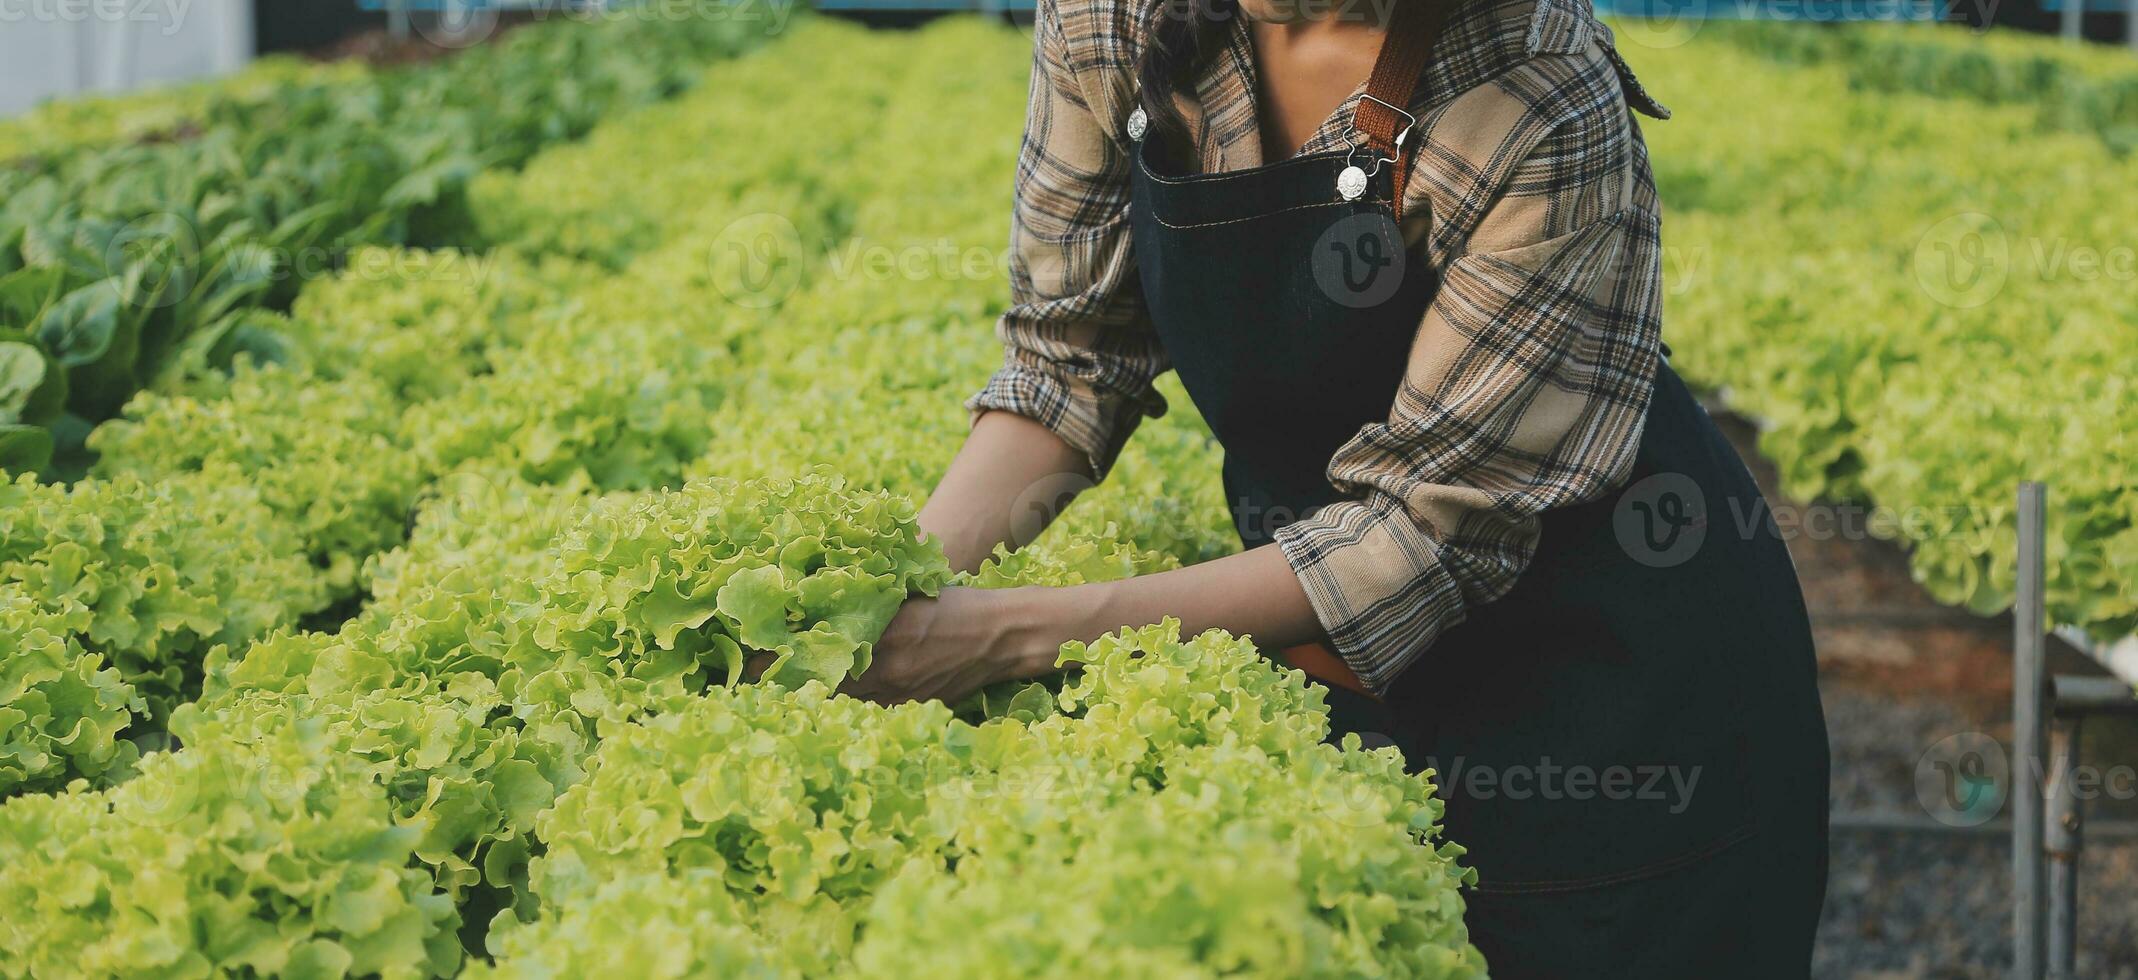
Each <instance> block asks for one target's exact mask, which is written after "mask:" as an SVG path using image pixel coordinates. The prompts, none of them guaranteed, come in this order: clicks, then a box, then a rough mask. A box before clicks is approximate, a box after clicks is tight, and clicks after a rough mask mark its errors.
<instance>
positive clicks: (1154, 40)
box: [1136, 0, 1240, 154]
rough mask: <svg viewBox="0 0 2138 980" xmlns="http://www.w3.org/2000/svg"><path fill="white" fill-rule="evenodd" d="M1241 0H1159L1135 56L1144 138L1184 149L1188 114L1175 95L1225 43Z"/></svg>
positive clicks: (1192, 82) (1186, 87)
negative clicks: (1175, 100) (1141, 104)
mask: <svg viewBox="0 0 2138 980" xmlns="http://www.w3.org/2000/svg"><path fill="white" fill-rule="evenodd" d="M1239 13H1240V4H1239V0H1158V2H1156V3H1153V4H1152V5H1151V29H1150V34H1149V36H1148V37H1147V38H1146V39H1145V41H1144V45H1143V53H1142V54H1141V55H1140V56H1139V57H1138V58H1137V60H1136V88H1137V91H1138V92H1139V93H1140V94H1139V96H1138V97H1139V98H1140V99H1142V102H1143V114H1144V118H1145V120H1146V122H1147V123H1148V126H1147V128H1146V129H1145V131H1144V139H1146V140H1148V141H1150V142H1151V143H1152V144H1154V145H1156V146H1160V147H1164V148H1166V149H1168V150H1173V151H1178V152H1181V153H1183V154H1185V152H1186V148H1187V144H1188V120H1187V119H1185V118H1183V117H1182V116H1181V114H1180V107H1179V106H1178V105H1176V104H1174V101H1173V96H1174V95H1175V94H1176V93H1179V92H1185V91H1189V90H1190V89H1191V88H1193V86H1194V85H1195V75H1196V73H1197V72H1198V71H1199V70H1201V68H1202V67H1203V65H1204V64H1205V63H1206V62H1208V61H1209V59H1210V57H1211V55H1212V54H1213V53H1215V52H1216V51H1217V49H1218V46H1219V45H1220V44H1222V43H1223V38H1224V32H1225V27H1226V25H1227V24H1228V23H1230V22H1231V20H1232V18H1234V17H1237V16H1239Z"/></svg>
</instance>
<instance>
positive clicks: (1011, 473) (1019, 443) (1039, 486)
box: [919, 412, 1091, 572]
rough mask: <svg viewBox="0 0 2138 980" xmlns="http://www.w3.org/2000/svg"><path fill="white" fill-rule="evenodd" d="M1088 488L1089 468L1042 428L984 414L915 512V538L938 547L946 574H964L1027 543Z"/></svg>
mask: <svg viewBox="0 0 2138 980" xmlns="http://www.w3.org/2000/svg"><path fill="white" fill-rule="evenodd" d="M1090 485H1091V464H1090V462H1089V461H1088V460H1086V459H1085V457H1084V454H1083V453H1080V452H1078V451H1077V450H1075V449H1074V448H1071V447H1070V446H1069V444H1068V443H1065V442H1063V441H1062V440H1061V437H1059V436H1057V435H1055V434H1054V433H1053V432H1052V431H1050V430H1049V429H1048V428H1047V427H1046V426H1043V425H1041V424H1039V423H1038V422H1034V421H1032V420H1031V419H1028V418H1025V417H1024V416H1021V415H1017V414H1015V413H1011V412H988V413H987V414H985V415H982V416H980V418H979V420H978V421H976V422H975V423H974V424H973V428H972V432H971V433H969V434H968V435H967V436H966V437H965V445H964V446H963V447H961V448H960V449H959V450H958V455H957V457H956V458H955V459H953V460H951V463H950V468H949V470H947V471H945V472H944V474H943V479H942V482H940V483H938V484H937V485H936V488H935V493H933V494H932V495H930V496H929V498H928V503H927V505H926V506H924V507H922V508H921V512H920V518H919V521H920V526H921V530H923V531H926V532H927V533H928V536H929V537H932V538H934V539H936V540H937V541H940V542H941V543H942V545H943V553H944V554H945V555H946V556H948V557H949V559H950V566H951V567H952V568H954V569H957V570H959V571H967V572H969V571H972V570H974V569H976V568H978V567H980V563H981V562H982V561H985V560H986V559H987V556H988V555H989V554H991V553H993V552H994V550H995V546H996V545H998V544H1007V545H1009V546H1010V547H1011V548H1012V549H1015V548H1021V547H1023V546H1024V545H1026V544H1028V543H1030V542H1031V540H1032V539H1033V538H1035V537H1038V536H1039V532H1040V531H1043V530H1045V529H1046V526H1047V524H1048V523H1049V522H1050V521H1052V520H1053V519H1054V516H1055V515H1056V514H1057V513H1059V512H1060V510H1061V509H1062V508H1063V507H1065V506H1067V505H1068V502H1069V499H1070V498H1071V497H1073V496H1074V495H1075V493H1076V491H1078V490H1081V489H1083V488H1084V487H1087V486H1090Z"/></svg>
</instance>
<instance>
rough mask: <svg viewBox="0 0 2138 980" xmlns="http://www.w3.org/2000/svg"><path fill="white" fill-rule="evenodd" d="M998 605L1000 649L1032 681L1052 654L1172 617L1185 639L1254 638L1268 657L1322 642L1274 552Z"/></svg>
mask: <svg viewBox="0 0 2138 980" xmlns="http://www.w3.org/2000/svg"><path fill="white" fill-rule="evenodd" d="M997 601H999V602H1000V603H1002V606H1003V608H1002V609H1001V612H1000V615H1001V616H1002V620H1001V622H1002V623H1003V624H1004V625H1005V626H1006V627H1007V628H1008V630H1009V632H1010V634H1011V635H1008V636H1005V637H1004V638H1003V641H1004V642H1005V643H1006V644H1007V645H1008V646H1009V647H1010V648H1011V649H1012V650H1014V651H1015V657H1016V658H1017V660H1018V661H1019V664H1020V667H1019V669H1018V670H1017V673H1018V674H1020V675H1021V676H1027V677H1036V676H1039V675H1041V674H1045V673H1048V672H1050V671H1052V670H1053V669H1054V652H1055V650H1056V649H1057V648H1059V647H1060V646H1061V644H1063V643H1065V642H1067V641H1070V640H1085V641H1089V640H1094V639H1097V638H1098V637H1100V636H1103V635H1105V634H1107V633H1110V632H1113V631H1114V630H1117V629H1120V628H1122V627H1124V626H1144V625H1148V624H1150V623H1155V622H1158V621H1159V620H1162V619H1164V618H1166V617H1168V616H1171V617H1173V618H1175V619H1178V620H1180V623H1181V632H1182V634H1183V635H1193V634H1195V633H1200V632H1202V631H1204V630H1208V629H1222V630H1226V631H1228V632H1231V633H1234V634H1236V635H1252V636H1253V637H1254V640H1255V643H1256V645H1257V646H1260V647H1261V648H1262V649H1264V650H1269V651H1276V650H1282V649H1285V648H1287V647H1292V646H1297V645H1299V644H1302V643H1312V642H1316V641H1318V640H1320V639H1322V637H1323V634H1322V627H1321V622H1320V620H1319V619H1318V618H1317V617H1316V616H1315V614H1314V607H1313V606H1312V605H1311V604H1310V603H1309V602H1308V601H1307V594H1306V590H1305V589H1304V588H1302V587H1301V586H1300V584H1299V577H1298V575H1296V574H1295V573H1294V572H1293V571H1292V567H1291V565H1290V564H1289V563H1288V562H1286V561H1285V558H1284V553H1283V552H1282V551H1281V550H1280V549H1278V548H1276V547H1264V548H1256V549H1254V550H1253V551H1248V552H1244V553H1242V554H1237V555H1231V556H1228V557H1225V558H1220V559H1218V560H1216V561H1210V562H1204V563H1202V564H1200V565H1192V566H1190V567H1187V568H1180V569H1174V570H1172V571H1168V572H1160V573H1158V574H1155V575H1144V576H1139V577H1136V578H1133V579H1124V580H1121V581H1116V582H1098V583H1093V584H1090V585H1076V586H1069V587H1066V588H1042V587H1031V588H1021V589H1008V590H1003V591H1002V592H1001V593H1000V598H999V599H998V600H997Z"/></svg>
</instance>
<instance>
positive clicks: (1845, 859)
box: [1814, 678, 2138, 980]
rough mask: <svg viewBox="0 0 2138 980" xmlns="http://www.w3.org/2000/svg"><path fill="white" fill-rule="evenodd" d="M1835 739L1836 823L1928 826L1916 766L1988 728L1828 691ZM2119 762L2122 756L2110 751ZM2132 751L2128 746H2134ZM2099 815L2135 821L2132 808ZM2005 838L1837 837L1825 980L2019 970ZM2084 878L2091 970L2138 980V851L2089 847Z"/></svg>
mask: <svg viewBox="0 0 2138 980" xmlns="http://www.w3.org/2000/svg"><path fill="white" fill-rule="evenodd" d="M1824 688H1825V698H1826V711H1827V729H1828V732H1829V735H1830V737H1831V739H1832V742H1833V753H1834V781H1833V793H1834V809H1835V812H1836V813H1837V814H1879V815H1891V816H1899V817H1907V818H1921V817H1922V816H1923V815H1924V810H1923V809H1922V806H1921V805H1920V804H1919V803H1917V802H1916V799H1915V782H1914V773H1915V765H1916V761H1917V759H1918V758H1920V756H1921V754H1922V752H1923V751H1924V750H1925V749H1927V748H1928V747H1930V746H1932V745H1934V744H1936V743H1937V742H1938V741H1939V740H1941V739H1943V738H1945V737H1946V736H1948V735H1952V734H1955V733H1958V732H1965V731H1975V730H1985V729H1987V730H1989V731H1991V732H1992V733H1993V734H1999V735H2001V734H2002V732H2001V731H1998V730H1997V729H1998V728H2000V727H2002V726H2001V725H1998V724H1996V722H1997V721H2001V720H1993V721H1992V724H1991V725H1989V726H1985V724H1984V719H1980V718H1973V717H1969V716H1968V715H1967V714H1965V713H1963V712H1962V711H1960V710H1959V709H1957V708H1955V707H1954V706H1953V704H1952V703H1951V701H1949V700H1947V699H1940V698H1930V697H1924V698H1911V697H1901V696H1896V695H1894V694H1893V693H1892V692H1890V691H1884V690H1866V689H1863V688H1861V687H1858V686H1855V685H1852V684H1849V683H1847V682H1843V681H1836V680H1833V679H1831V678H1830V679H1829V680H1828V681H1827V682H1826V683H1825V685H1824ZM2100 741H2102V742H2103V743H2104V747H2105V749H2106V750H2107V752H2108V753H2110V754H2111V757H2109V758H2099V759H2096V758H2093V757H2091V756H2084V757H2083V758H2084V759H2085V761H2087V762H2089V763H2096V764H2099V765H2103V766H2109V765H2115V764H2118V762H2121V763H2122V764H2129V763H2130V761H2131V760H2129V759H2127V758H2124V759H2119V758H2115V756H2120V755H2121V749H2122V746H2121V745H2118V744H2116V742H2114V741H2112V740H2110V739H2106V738H2104V739H2101V740H2100ZM2125 744H2127V743H2125ZM2095 809H2096V810H2099V811H2101V812H2095V810H2089V812H2088V814H2087V816H2088V819H2091V820H2108V819H2115V820H2128V819H2129V818H2130V812H2129V811H2130V809H2131V808H2130V806H2129V805H2127V804H2126V805H2121V806H2116V807H2115V809H2114V810H2110V809H2109V806H2106V805H2104V806H2102V807H2097V808H2095ZM2007 833H2008V832H2005V831H1991V832H1974V833H1922V832H1912V831H1898V830H1889V829H1860V828H1859V829H1847V828H1836V829H1835V831H1834V833H1833V846H1832V851H1831V853H1832V865H1831V869H1832V870H1831V875H1830V878H1829V881H1828V885H1827V892H1826V912H1825V917H1824V919H1823V920H1822V922H1821V924H1820V928H1819V947H1818V951H1817V954H1816V959H1815V961H1814V962H1815V973H1816V975H1818V976H1820V977H1833V978H1860V980H1902V978H1910V980H1913V978H1925V980H1930V978H1939V980H1942V978H1976V977H1983V978H1988V977H2004V976H2007V975H2008V971H2009V970H2010V965H2011V917H2012V903H2011V860H2012V859H2011V842H2010V839H2009V837H2008V836H2007ZM2079 874H2080V877H2079V963H2078V966H2079V969H2078V975H2079V976H2080V977H2086V978H2096V977H2098V978H2133V980H2138V840H2133V839H2130V838H2124V839H2118V840H2101V839H2094V840H2089V841H2087V842H2086V845H2085V851H2084V855H2083V858H2082V863H2081V865H2080V872H2079Z"/></svg>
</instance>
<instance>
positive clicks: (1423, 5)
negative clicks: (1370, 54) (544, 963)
mask: <svg viewBox="0 0 2138 980" xmlns="http://www.w3.org/2000/svg"><path fill="white" fill-rule="evenodd" d="M1457 2H1458V0H1396V9H1395V12H1394V13H1392V14H1390V15H1389V18H1388V28H1387V32H1386V33H1385V34H1384V35H1383V37H1382V39H1381V53H1380V54H1379V55H1378V56H1377V57H1375V58H1374V62H1373V75H1372V77H1370V78H1368V79H1367V80H1366V94H1365V96H1364V97H1363V98H1361V99H1359V101H1358V107H1357V109H1355V110H1354V111H1353V113H1352V117H1351V124H1352V125H1353V126H1355V127H1357V128H1358V131H1359V134H1360V135H1362V136H1364V137H1365V139H1366V145H1367V146H1368V147H1370V148H1371V149H1372V150H1373V152H1374V153H1376V154H1379V155H1380V156H1381V157H1383V158H1386V159H1388V160H1390V161H1393V162H1394V164H1395V168H1396V170H1395V196H1396V199H1395V211H1396V217H1397V218H1399V219H1400V218H1402V217H1403V188H1404V185H1405V184H1406V183H1408V181H1409V179H1410V161H1411V151H1413V150H1414V149H1416V147H1415V145H1413V144H1411V143H1410V142H1409V137H1411V136H1413V135H1415V134H1413V133H1412V132H1411V129H1412V128H1414V127H1415V126H1416V125H1417V122H1418V120H1417V118H1416V117H1414V116H1412V115H1411V114H1410V112H1409V111H1408V110H1409V107H1410V102H1411V96H1413V95H1415V94H1417V91H1418V79H1419V78H1420V77H1421V76H1423V75H1424V74H1425V61H1426V57H1427V56H1428V55H1430V54H1432V51H1433V42H1434V41H1437V40H1439V38H1440V31H1441V28H1443V27H1446V26H1447V23H1448V14H1449V12H1450V11H1451V10H1452V9H1453V8H1454V6H1455V4H1456V3H1457Z"/></svg>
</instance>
